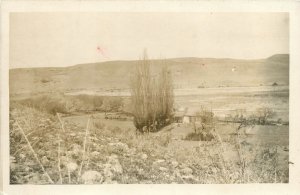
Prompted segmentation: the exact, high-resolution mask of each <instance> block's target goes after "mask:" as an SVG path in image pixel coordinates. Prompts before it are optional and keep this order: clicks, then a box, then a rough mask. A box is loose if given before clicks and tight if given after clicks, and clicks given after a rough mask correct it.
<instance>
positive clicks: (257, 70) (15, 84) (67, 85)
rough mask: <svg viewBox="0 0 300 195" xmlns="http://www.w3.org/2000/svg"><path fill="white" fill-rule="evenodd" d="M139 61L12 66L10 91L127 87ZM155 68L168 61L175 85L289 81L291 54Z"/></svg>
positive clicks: (181, 61)
mask: <svg viewBox="0 0 300 195" xmlns="http://www.w3.org/2000/svg"><path fill="white" fill-rule="evenodd" d="M137 63H138V61H109V62H101V63H91V64H79V65H75V66H70V67H63V68H54V67H53V68H22V69H10V78H9V81H10V93H11V94H19V93H31V92H48V91H67V90H82V89H96V90H103V89H106V90H107V89H125V88H128V87H129V80H130V74H131V72H132V70H133V69H134V67H135V65H136V64H137ZM151 63H152V71H153V73H154V74H157V73H158V70H159V66H161V65H162V64H167V65H168V66H169V67H170V69H171V71H172V74H173V80H174V86H175V88H194V87H227V86H259V85H272V83H274V82H276V83H277V84H279V85H288V84H289V55H288V54H277V55H273V56H271V57H269V58H267V59H258V60H240V59H215V58H173V59H165V60H164V61H163V62H162V61H161V60H151Z"/></svg>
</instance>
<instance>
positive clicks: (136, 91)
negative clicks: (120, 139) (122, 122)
mask: <svg viewBox="0 0 300 195" xmlns="http://www.w3.org/2000/svg"><path fill="white" fill-rule="evenodd" d="M131 100H132V106H133V112H132V113H133V115H134V125H135V127H136V129H137V130H138V131H140V132H145V131H156V130H157V129H159V128H161V127H163V126H165V125H167V124H168V123H169V122H170V120H171V116H172V110H173V85H172V77H171V72H170V71H169V70H168V68H167V67H166V66H164V67H163V68H162V71H161V73H160V75H159V78H158V80H156V79H155V78H154V77H152V76H151V73H150V61H149V60H148V57H147V53H146V52H144V56H143V59H142V60H140V63H139V64H138V65H137V66H136V69H135V72H134V75H133V76H132V78H131Z"/></svg>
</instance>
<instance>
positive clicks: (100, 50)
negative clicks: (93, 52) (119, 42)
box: [97, 46, 108, 58]
mask: <svg viewBox="0 0 300 195" xmlns="http://www.w3.org/2000/svg"><path fill="white" fill-rule="evenodd" d="M97 51H98V52H99V54H101V55H102V56H103V57H105V58H108V57H107V55H106V53H107V52H106V49H105V48H103V47H100V46H97Z"/></svg>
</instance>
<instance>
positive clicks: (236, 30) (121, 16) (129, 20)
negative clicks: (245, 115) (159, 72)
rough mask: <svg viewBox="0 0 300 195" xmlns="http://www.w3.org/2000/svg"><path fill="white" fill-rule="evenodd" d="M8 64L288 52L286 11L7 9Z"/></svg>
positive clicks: (58, 64)
mask: <svg viewBox="0 0 300 195" xmlns="http://www.w3.org/2000/svg"><path fill="white" fill-rule="evenodd" d="M9 46H10V50H9V51H10V57H9V59H10V68H25V67H64V66H71V65H76V64H82V63H92V62H101V61H112V60H138V59H139V58H140V57H141V55H142V53H143V50H144V49H147V51H148V56H149V57H150V58H179V57H199V58H207V57H212V58H237V59H262V58H267V57H269V56H271V55H273V54H278V53H289V17H288V13H284V12H282V13H209V12H208V13H137V12H136V13H100V12H99V13H98V12H91V13H80V12H77V13H76V12H69V13H63V12H60V13H55V12H54V13H12V14H11V15H10V45H9Z"/></svg>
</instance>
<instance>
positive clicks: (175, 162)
mask: <svg viewBox="0 0 300 195" xmlns="http://www.w3.org/2000/svg"><path fill="white" fill-rule="evenodd" d="M171 164H172V166H173V167H174V168H175V167H177V166H178V165H179V163H178V162H177V161H172V162H171Z"/></svg>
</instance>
